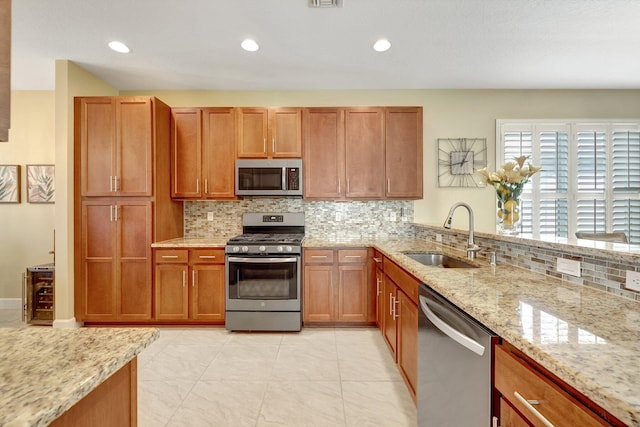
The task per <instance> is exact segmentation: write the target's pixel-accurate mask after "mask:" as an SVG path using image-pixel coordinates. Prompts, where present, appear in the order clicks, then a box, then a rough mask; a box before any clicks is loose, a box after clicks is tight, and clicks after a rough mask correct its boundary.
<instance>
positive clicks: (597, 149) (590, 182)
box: [575, 130, 607, 192]
mask: <svg viewBox="0 0 640 427" xmlns="http://www.w3.org/2000/svg"><path fill="white" fill-rule="evenodd" d="M605 136H606V134H605V133H604V132H598V131H595V130H594V131H578V132H576V135H575V143H576V145H575V146H576V150H577V154H578V167H577V171H578V176H577V184H578V191H598V192H602V191H604V189H605V186H606V172H607V147H606V138H605Z"/></svg>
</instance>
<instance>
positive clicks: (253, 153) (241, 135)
mask: <svg viewBox="0 0 640 427" xmlns="http://www.w3.org/2000/svg"><path fill="white" fill-rule="evenodd" d="M268 123H269V115H268V110H267V109H266V108H240V109H239V110H238V157H249V158H251V157H253V158H267V156H268V152H267V127H268Z"/></svg>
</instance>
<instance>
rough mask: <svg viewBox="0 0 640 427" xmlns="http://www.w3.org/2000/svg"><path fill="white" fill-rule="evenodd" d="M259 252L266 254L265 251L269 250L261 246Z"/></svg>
mask: <svg viewBox="0 0 640 427" xmlns="http://www.w3.org/2000/svg"><path fill="white" fill-rule="evenodd" d="M258 250H259V251H260V252H264V251H266V250H267V248H266V247H264V246H260V247H259V248H258Z"/></svg>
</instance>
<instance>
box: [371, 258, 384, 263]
mask: <svg viewBox="0 0 640 427" xmlns="http://www.w3.org/2000/svg"><path fill="white" fill-rule="evenodd" d="M373 260H374V261H375V262H377V263H378V264H379V263H381V262H382V258H376V257H373Z"/></svg>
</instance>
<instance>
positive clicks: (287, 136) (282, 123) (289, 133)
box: [267, 108, 302, 158]
mask: <svg viewBox="0 0 640 427" xmlns="http://www.w3.org/2000/svg"><path fill="white" fill-rule="evenodd" d="M269 143H270V146H269V147H268V148H269V155H270V156H271V157H298V158H299V157H302V109H300V108H272V109H270V110H269V139H268V141H267V144H269Z"/></svg>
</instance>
